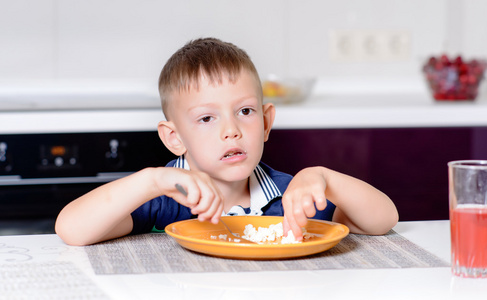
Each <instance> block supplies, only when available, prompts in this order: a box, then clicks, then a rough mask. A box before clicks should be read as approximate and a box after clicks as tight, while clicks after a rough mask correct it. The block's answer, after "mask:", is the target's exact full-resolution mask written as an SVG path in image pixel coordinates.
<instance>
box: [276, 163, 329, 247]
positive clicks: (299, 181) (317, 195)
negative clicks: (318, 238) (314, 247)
mask: <svg viewBox="0 0 487 300" xmlns="http://www.w3.org/2000/svg"><path fill="white" fill-rule="evenodd" d="M325 189H326V181H325V177H324V174H323V172H322V171H321V169H320V168H319V167H314V168H306V169H304V170H302V171H300V172H299V173H298V174H296V176H294V178H293V179H292V180H291V182H290V183H289V186H288V188H287V190H286V192H285V193H284V195H283V196H282V205H283V208H284V221H283V229H284V233H285V234H287V232H288V231H289V230H292V232H293V234H294V236H295V238H296V239H297V240H301V239H302V238H303V231H302V229H301V228H302V227H304V226H306V224H307V223H308V218H309V217H313V216H314V215H315V214H316V208H317V209H318V210H323V209H325V208H326V197H325ZM315 205H316V208H315Z"/></svg>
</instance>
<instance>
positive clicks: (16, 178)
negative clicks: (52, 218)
mask: <svg viewBox="0 0 487 300" xmlns="http://www.w3.org/2000/svg"><path fill="white" fill-rule="evenodd" d="M132 173H133V172H113V173H98V174H96V176H88V177H48V178H22V177H21V176H20V175H6V176H0V186H14V185H43V184H75V183H105V182H109V181H112V180H115V179H119V178H122V177H125V176H128V175H130V174H132Z"/></svg>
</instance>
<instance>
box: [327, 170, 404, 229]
mask: <svg viewBox="0 0 487 300" xmlns="http://www.w3.org/2000/svg"><path fill="white" fill-rule="evenodd" d="M322 172H323V175H324V177H325V180H326V183H327V187H326V191H325V194H326V196H327V198H328V199H329V200H330V201H332V202H333V203H334V204H335V205H336V206H337V209H336V211H335V213H334V216H333V220H334V221H336V222H340V223H343V224H346V225H347V226H349V227H350V230H351V231H352V232H354V233H363V234H384V233H386V232H387V231H389V230H390V229H391V228H392V227H393V226H394V225H396V223H397V221H398V218H399V216H398V213H397V209H396V207H395V205H394V203H393V202H392V201H391V199H390V198H389V197H388V196H387V195H385V194H384V193H383V192H381V191H379V190H378V189H376V188H374V187H373V186H371V185H369V184H368V183H366V182H364V181H362V180H359V179H357V178H354V177H351V176H348V175H345V174H342V173H339V172H336V171H333V170H330V169H327V168H323V169H322Z"/></svg>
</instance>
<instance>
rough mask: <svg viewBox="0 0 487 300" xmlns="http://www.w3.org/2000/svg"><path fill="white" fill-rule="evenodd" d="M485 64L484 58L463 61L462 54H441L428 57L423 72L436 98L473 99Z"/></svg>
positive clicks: (486, 64)
mask: <svg viewBox="0 0 487 300" xmlns="http://www.w3.org/2000/svg"><path fill="white" fill-rule="evenodd" d="M486 66H487V63H486V61H484V60H477V59H474V60H471V61H465V60H464V59H463V58H462V56H457V57H456V58H455V59H449V58H448V56H447V55H446V54H443V55H441V56H440V57H434V56H432V57H430V58H429V59H428V61H427V62H426V63H425V64H424V66H423V73H424V74H425V78H426V81H427V83H428V86H429V87H430V90H431V92H432V95H433V97H434V98H435V99H436V100H450V101H454V100H474V99H475V98H476V97H477V94H478V87H479V85H480V83H481V82H482V80H483V78H484V72H485V69H486Z"/></svg>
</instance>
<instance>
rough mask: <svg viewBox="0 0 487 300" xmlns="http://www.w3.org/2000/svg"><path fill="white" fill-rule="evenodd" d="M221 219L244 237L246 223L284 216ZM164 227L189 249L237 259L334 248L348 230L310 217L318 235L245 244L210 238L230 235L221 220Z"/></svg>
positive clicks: (273, 221)
mask: <svg viewBox="0 0 487 300" xmlns="http://www.w3.org/2000/svg"><path fill="white" fill-rule="evenodd" d="M222 218H223V219H224V221H225V223H226V224H227V225H228V227H230V229H231V230H232V231H233V232H234V233H238V234H240V235H241V236H243V231H244V229H245V225H248V224H252V225H253V226H254V227H255V228H258V227H269V225H271V224H277V223H279V222H282V220H283V217H271V216H231V217H229V216H225V217H222ZM165 230H166V233H167V234H169V235H170V236H172V237H173V238H175V239H176V241H177V242H178V243H179V244H180V245H181V246H183V247H184V248H187V249H189V250H193V251H196V252H201V253H205V254H209V255H214V256H220V257H227V258H238V259H281V258H291V257H300V256H306V255H311V254H315V253H319V252H322V251H325V250H328V249H330V248H332V247H334V246H335V245H336V244H338V242H340V241H341V240H342V239H343V238H344V237H346V236H347V235H348V233H349V229H348V227H347V226H345V225H342V224H339V223H334V222H328V221H321V220H313V219H310V220H308V224H307V225H306V230H307V231H308V232H309V233H314V234H317V235H318V236H315V237H313V238H311V239H309V240H305V241H303V242H302V243H297V244H275V245H272V244H251V243H245V242H244V241H243V240H242V241H241V242H240V243H236V242H229V241H225V240H219V239H218V238H217V239H211V237H210V236H218V235H219V234H227V235H228V236H229V237H232V236H231V235H230V233H229V232H228V231H227V230H226V229H225V227H224V226H223V224H221V223H218V224H216V225H215V224H212V223H210V222H200V221H198V220H197V219H192V220H185V221H180V222H175V223H172V224H169V225H167V226H166V228H165ZM232 238H233V237H232Z"/></svg>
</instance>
